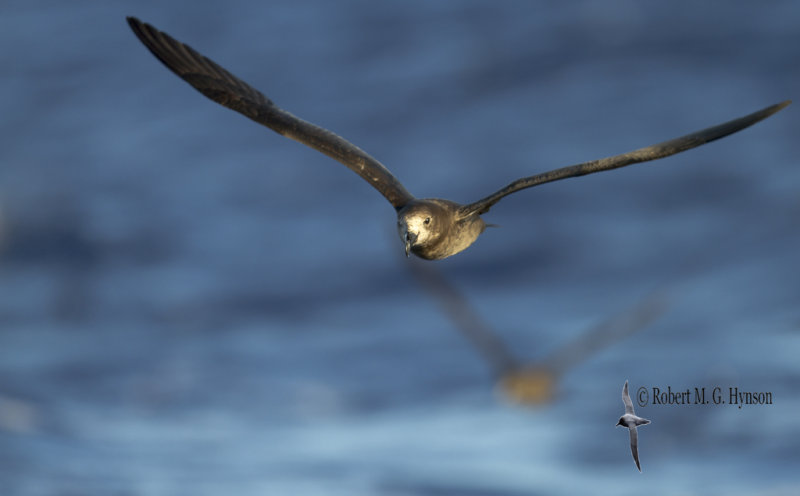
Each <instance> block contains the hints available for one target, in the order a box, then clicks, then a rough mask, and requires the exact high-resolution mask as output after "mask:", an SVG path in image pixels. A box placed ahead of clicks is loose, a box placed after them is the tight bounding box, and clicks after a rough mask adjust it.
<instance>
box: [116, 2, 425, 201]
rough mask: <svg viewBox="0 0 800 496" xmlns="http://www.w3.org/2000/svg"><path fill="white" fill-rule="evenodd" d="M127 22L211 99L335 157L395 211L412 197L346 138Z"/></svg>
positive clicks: (160, 35) (150, 29) (132, 21)
mask: <svg viewBox="0 0 800 496" xmlns="http://www.w3.org/2000/svg"><path fill="white" fill-rule="evenodd" d="M128 24H129V25H130V27H131V29H133V32H134V33H135V34H136V36H137V37H138V38H139V40H140V41H141V42H142V43H144V45H145V46H146V47H147V48H148V49H149V50H150V51H151V52H152V53H153V55H155V56H156V58H158V60H160V61H161V62H162V63H163V64H164V65H165V66H167V68H169V69H170V70H171V71H172V72H174V73H175V74H177V75H178V76H179V77H180V78H181V79H183V80H184V81H186V82H187V83H189V84H191V85H192V86H193V87H194V88H195V89H196V90H197V91H199V92H200V93H202V94H204V95H205V96H207V97H208V98H210V99H212V100H214V101H215V102H217V103H219V104H220V105H223V106H225V107H228V108H229V109H231V110H235V111H237V112H239V113H240V114H243V115H245V116H247V117H249V118H250V119H252V120H254V121H256V122H258V123H259V124H263V125H265V126H267V127H268V128H270V129H272V130H273V131H275V132H277V133H279V134H282V135H283V136H286V137H288V138H291V139H293V140H295V141H299V142H300V143H303V144H304V145H307V146H310V147H311V148H314V149H315V150H317V151H320V152H322V153H324V154H325V155H327V156H329V157H331V158H333V159H335V160H338V161H339V162H341V163H343V164H344V165H346V166H347V167H348V168H349V169H350V170H352V171H353V172H355V173H356V174H358V175H359V176H361V177H362V178H363V179H364V180H366V181H367V182H368V183H369V184H370V185H371V186H372V187H373V188H375V189H377V190H378V192H380V194H382V195H383V196H384V197H386V199H387V200H389V203H391V204H392V205H393V206H394V208H395V209H397V210H399V209H400V208H402V207H403V206H404V205H405V204H406V203H408V202H409V201H411V200H413V199H414V197H413V196H412V195H411V193H409V192H408V191H406V189H405V188H404V187H403V185H402V184H401V183H400V181H398V180H397V178H395V177H394V176H393V175H392V173H391V172H389V170H388V169H386V167H384V166H383V164H381V163H380V162H378V161H377V160H376V159H374V158H372V157H371V156H370V155H368V154H367V153H366V152H364V151H363V150H361V149H360V148H358V147H357V146H355V145H354V144H352V143H350V142H349V141H347V140H345V139H344V138H342V137H340V136H338V135H336V134H334V133H332V132H330V131H328V130H327V129H323V128H321V127H319V126H316V125H314V124H312V123H310V122H306V121H304V120H302V119H300V118H298V117H295V116H294V115H292V114H290V113H289V112H286V111H285V110H283V109H281V108H279V107H278V106H276V105H275V104H274V103H272V101H271V100H270V99H268V98H266V97H265V96H264V95H263V94H261V92H259V91H258V90H256V89H254V88H252V87H251V86H250V85H248V84H247V83H245V82H244V81H242V80H241V79H239V78H237V77H236V76H234V75H233V74H231V73H230V72H228V71H226V70H225V69H223V68H222V67H220V66H219V65H217V64H216V63H215V62H214V61H212V60H211V59H209V58H207V57H204V56H203V55H201V54H199V53H198V52H196V51H195V50H193V49H192V47H190V46H188V45H185V44H183V43H181V42H179V41H177V40H175V39H173V38H172V37H171V36H169V35H168V34H166V33H164V32H162V31H159V30H158V29H156V28H154V27H153V26H151V25H149V24H146V23H143V22H141V21H139V20H138V19H136V18H135V17H128Z"/></svg>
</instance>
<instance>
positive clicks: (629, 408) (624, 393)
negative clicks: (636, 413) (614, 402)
mask: <svg viewBox="0 0 800 496" xmlns="http://www.w3.org/2000/svg"><path fill="white" fill-rule="evenodd" d="M622 402H623V403H625V413H630V414H631V415H633V403H632V402H631V395H629V394H628V381H625V385H624V386H622Z"/></svg>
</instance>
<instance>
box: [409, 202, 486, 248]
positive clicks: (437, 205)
mask: <svg viewBox="0 0 800 496" xmlns="http://www.w3.org/2000/svg"><path fill="white" fill-rule="evenodd" d="M460 209H461V205H459V204H458V203H456V202H452V201H449V200H440V199H438V198H426V199H422V200H412V201H410V202H409V203H408V204H406V205H405V206H404V207H403V208H402V209H400V211H399V212H398V213H397V230H398V233H399V234H400V238H401V239H402V240H403V242H404V243H405V246H406V255H407V254H408V252H409V251H411V252H413V253H414V254H415V255H417V256H418V257H420V258H424V259H426V260H439V259H441V258H446V257H449V256H450V255H453V254H456V253H458V252H460V251H463V250H465V249H466V248H467V247H468V246H469V245H471V244H472V243H474V242H475V240H476V239H478V236H480V235H481V233H482V232H483V230H484V229H486V223H485V222H483V219H481V216H480V215H476V214H473V215H467V216H461V215H460Z"/></svg>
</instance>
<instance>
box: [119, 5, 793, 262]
mask: <svg viewBox="0 0 800 496" xmlns="http://www.w3.org/2000/svg"><path fill="white" fill-rule="evenodd" d="M127 19H128V24H129V25H130V27H131V29H133V32H134V33H135V34H136V36H137V37H138V38H139V40H140V41H141V42H142V43H144V45H145V46H146V47H147V48H148V49H149V50H150V51H151V52H152V53H153V55H155V56H156V58H158V59H159V60H160V61H161V62H162V63H163V64H164V65H166V66H167V68H168V69H170V70H171V71H172V72H174V73H175V74H177V75H178V76H179V77H180V78H181V79H183V80H184V81H186V82H187V83H189V84H190V85H192V86H193V87H194V88H195V89H196V90H197V91H199V92H200V93H202V94H204V95H205V96H207V97H208V98H210V99H212V100H214V101H215V102H217V103H219V104H220V105H223V106H225V107H228V108H229V109H231V110H235V111H236V112H239V113H240V114H243V115H245V116H247V117H249V118H250V119H252V120H254V121H256V122H258V123H259V124H263V125H265V126H267V127H268V128H270V129H272V130H273V131H275V132H277V133H278V134H281V135H283V136H286V137H287V138H291V139H293V140H295V141H298V142H300V143H303V144H304V145H307V146H310V147H311V148H314V149H315V150H317V151H320V152H322V153H324V154H325V155H328V156H329V157H331V158H333V159H335V160H337V161H339V162H341V163H342V164H344V165H345V166H346V167H347V168H349V169H350V170H352V171H353V172H355V173H356V174H358V175H359V176H361V178H363V179H364V180H365V181H367V182H368V183H369V184H370V185H371V186H372V187H373V188H375V189H376V190H378V192H379V193H380V194H382V195H383V196H384V197H385V198H386V199H387V200H388V201H389V203H391V204H392V206H393V207H394V208H395V211H396V212H397V229H398V232H399V234H400V239H401V240H402V242H403V244H404V246H405V252H406V256H408V255H409V253H414V254H415V255H417V256H418V257H420V258H424V259H427V260H439V259H442V258H447V257H449V256H451V255H455V254H456V253H459V252H461V251H463V250H465V249H466V248H467V247H469V246H470V245H471V244H472V243H474V242H475V240H476V239H478V236H480V235H481V233H482V232H483V231H484V229H485V228H486V225H487V224H486V223H485V222H484V221H483V219H482V218H481V215H482V214H485V213H486V212H488V211H489V209H490V208H491V207H492V206H493V205H494V204H495V203H497V202H498V201H500V200H501V199H502V198H503V197H505V196H508V195H510V194H512V193H515V192H517V191H520V190H523V189H526V188H530V187H533V186H538V185H540V184H544V183H549V182H552V181H557V180H560V179H566V178H568V177H576V176H583V175H586V174H592V173H594V172H600V171H606V170H611V169H616V168H619V167H624V166H626V165H631V164H636V163H639V162H647V161H650V160H656V159H659V158H664V157H668V156H670V155H674V154H676V153H680V152H683V151H686V150H689V149H691V148H694V147H696V146H700V145H702V144H705V143H709V142H711V141H714V140H717V139H719V138H723V137H725V136H728V135H729V134H732V133H735V132H737V131H740V130H742V129H744V128H746V127H748V126H751V125H753V124H755V123H756V122H758V121H760V120H762V119H765V118H767V117H769V116H770V115H772V114H774V113H775V112H777V111H779V110H781V109H782V108H784V107H786V106H787V105H789V104H790V103H791V101H789V100H787V101H784V102H781V103H778V104H775V105H771V106H769V107H766V108H764V109H762V110H759V111H757V112H754V113H752V114H748V115H746V116H744V117H740V118H738V119H734V120H731V121H728V122H725V123H723V124H720V125H717V126H713V127H709V128H706V129H703V130H700V131H696V132H694V133H690V134H687V135H685V136H682V137H680V138H675V139H672V140H669V141H664V142H662V143H658V144H656V145H652V146H647V147H644V148H639V149H638V150H634V151H632V152H628V153H623V154H621V155H615V156H613V157H607V158H601V159H599V160H592V161H589V162H584V163H580V164H577V165H572V166H568V167H562V168H560V169H555V170H551V171H549V172H543V173H541V174H536V175H533V176H528V177H523V178H521V179H517V180H516V181H514V182H512V183H510V184H509V185H508V186H506V187H504V188H502V189H500V190H498V191H496V192H494V193H492V194H491V195H489V196H487V197H485V198H482V199H480V200H478V201H476V202H473V203H468V204H465V205H462V204H459V203H456V202H453V201H450V200H443V199H439V198H424V199H423V198H416V197H414V195H412V194H411V193H409V192H408V191H407V190H406V188H405V187H404V186H403V185H402V184H401V183H400V181H398V180H397V178H395V177H394V175H393V174H392V173H391V172H389V170H388V169H387V168H386V167H385V166H384V165H383V164H381V163H380V162H378V161H377V160H376V159H374V158H373V157H372V156H370V155H369V154H367V153H366V152H365V151H363V150H362V149H361V148H359V147H357V146H355V145H354V144H352V143H350V142H349V141H347V140H345V139H344V138H342V137H341V136H338V135H336V134H334V133H332V132H330V131H328V130H327V129H323V128H321V127H319V126H317V125H314V124H312V123H310V122H307V121H304V120H303V119H300V118H298V117H295V116H294V115H292V114H290V113H289V112H287V111H285V110H283V109H281V108H280V107H278V106H277V105H275V104H274V103H273V102H272V100H270V99H269V98H267V97H265V96H264V95H263V94H262V93H261V92H259V91H258V90H256V89H254V88H253V87H251V86H250V85H248V84H247V83H245V82H244V81H242V80H241V79H239V78H237V77H236V76H234V75H233V74H231V73H230V72H228V71H227V70H225V69H223V68H222V67H221V66H219V65H218V64H216V63H215V62H214V61H212V60H211V59H209V58H207V57H205V56H203V55H201V54H200V53H198V52H196V51H195V50H194V49H193V48H191V47H190V46H189V45H186V44H184V43H181V42H179V41H177V40H175V39H174V38H172V37H171V36H169V35H168V34H166V33H164V32H162V31H159V30H158V29H156V28H154V27H153V26H151V25H149V24H147V23H143V22H141V21H139V20H138V19H136V18H135V17H128V18H127Z"/></svg>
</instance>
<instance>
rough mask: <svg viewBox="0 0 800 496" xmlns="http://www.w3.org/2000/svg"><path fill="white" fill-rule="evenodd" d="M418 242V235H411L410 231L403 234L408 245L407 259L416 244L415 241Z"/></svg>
mask: <svg viewBox="0 0 800 496" xmlns="http://www.w3.org/2000/svg"><path fill="white" fill-rule="evenodd" d="M416 240H417V235H416V234H411V233H409V232H408V231H405V232H404V233H403V242H404V243H405V245H406V257H408V256H409V252H410V251H411V245H412V244H414V241H416Z"/></svg>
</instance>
